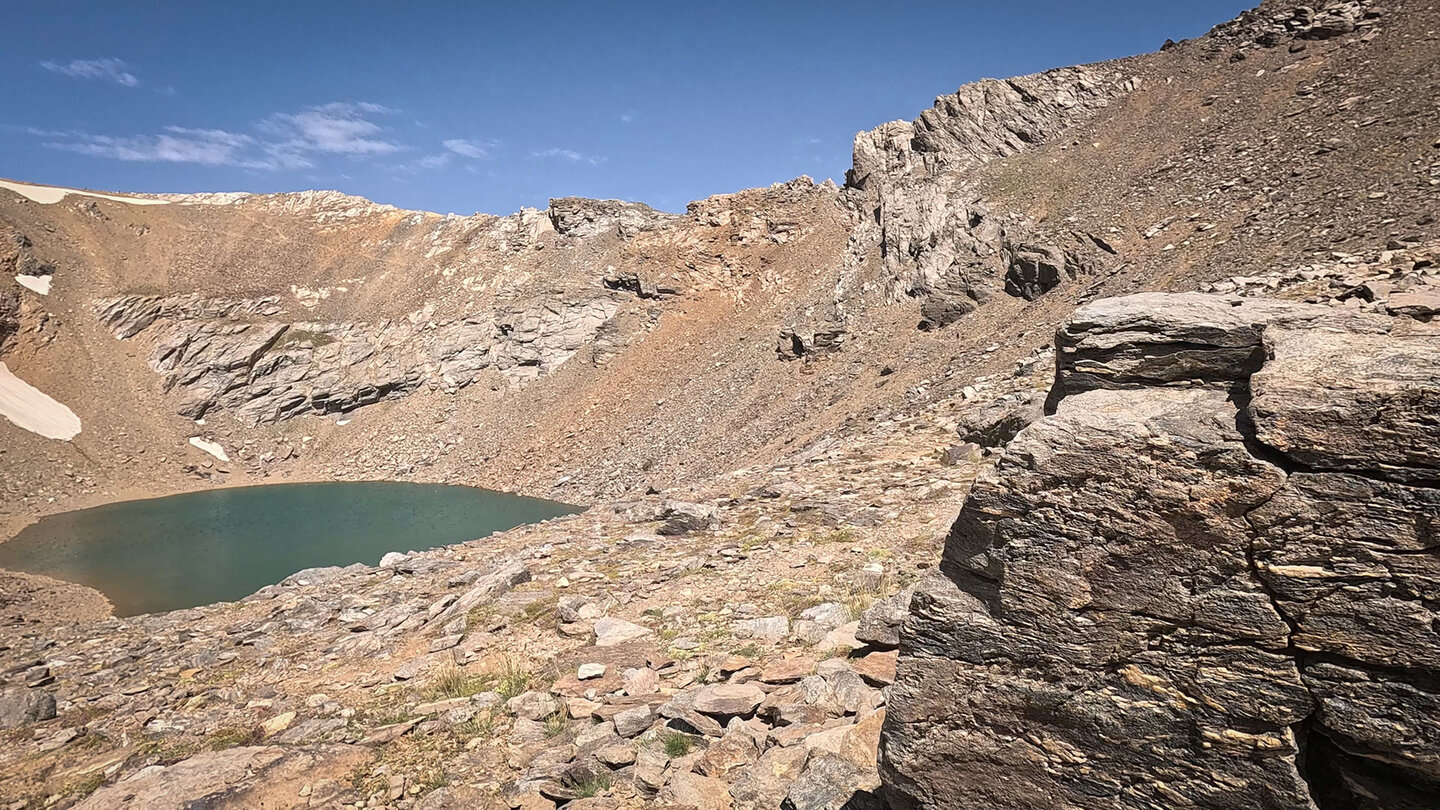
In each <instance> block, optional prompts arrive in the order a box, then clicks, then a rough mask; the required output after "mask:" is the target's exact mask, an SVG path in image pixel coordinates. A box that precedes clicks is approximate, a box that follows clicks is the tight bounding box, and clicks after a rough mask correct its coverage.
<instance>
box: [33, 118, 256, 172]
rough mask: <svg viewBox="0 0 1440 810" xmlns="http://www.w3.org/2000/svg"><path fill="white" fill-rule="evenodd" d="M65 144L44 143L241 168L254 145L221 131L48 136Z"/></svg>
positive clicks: (128, 157) (129, 157)
mask: <svg viewBox="0 0 1440 810" xmlns="http://www.w3.org/2000/svg"><path fill="white" fill-rule="evenodd" d="M46 134H47V135H52V136H53V135H61V136H62V137H65V138H66V140H53V141H48V142H46V143H45V146H47V147H50V148H51V149H64V150H66V151H70V152H78V153H80V154H82V155H91V156H94V157H106V158H112V159H114V160H124V161H134V162H144V163H196V164H199V165H201V166H241V165H246V163H247V162H248V161H247V160H246V158H245V157H244V152H245V151H246V150H247V149H249V148H250V147H252V146H253V145H254V144H255V139H254V138H251V137H250V136H248V135H241V134H238V133H234V132H226V131H225V130H221V129H185V128H183V127H166V128H165V131H164V132H162V133H161V134H159V135H139V136H135V137H128V138H115V137H111V136H108V135H87V134H84V133H46Z"/></svg>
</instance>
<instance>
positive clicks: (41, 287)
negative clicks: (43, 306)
mask: <svg viewBox="0 0 1440 810" xmlns="http://www.w3.org/2000/svg"><path fill="white" fill-rule="evenodd" d="M15 281H16V282H17V283H18V284H19V285H20V286H21V287H24V288H25V289H27V290H30V291H31V292H36V293H39V294H40V295H49V294H50V276H27V275H23V274H22V275H18V276H16V277H15Z"/></svg>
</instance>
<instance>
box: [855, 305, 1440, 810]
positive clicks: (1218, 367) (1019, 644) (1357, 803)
mask: <svg viewBox="0 0 1440 810" xmlns="http://www.w3.org/2000/svg"><path fill="white" fill-rule="evenodd" d="M1327 312H1328V313H1330V315H1331V317H1325V315H1326V313H1327ZM1437 334H1440V333H1437V332H1436V331H1435V330H1433V329H1430V328H1429V327H1426V326H1420V325H1416V324H1414V323H1413V322H1409V321H1404V320H1403V319H1387V318H1382V317H1368V316H1367V317H1361V316H1344V315H1340V314H1338V313H1333V311H1329V310H1328V309H1327V308H1323V307H1311V306H1306V305H1299V304H1293V305H1292V304H1286V303H1282V302H1265V303H1263V304H1261V305H1259V306H1255V305H1254V303H1253V302H1247V303H1245V304H1243V305H1242V304H1240V303H1239V302H1238V299H1226V298H1222V297H1218V296H1196V295H1175V296H1169V295H1155V294H1149V295H1141V296H1129V297H1127V298H1123V299H1112V300H1107V301H1099V302H1096V303H1094V304H1091V305H1089V306H1087V307H1083V308H1081V309H1080V310H1079V311H1077V312H1076V313H1075V315H1074V316H1073V317H1072V318H1071V320H1070V322H1069V323H1068V324H1066V325H1065V326H1064V327H1062V328H1061V330H1060V331H1059V334H1058V336H1057V349H1058V359H1057V392H1058V394H1057V395H1052V405H1053V407H1054V412H1053V414H1052V415H1051V416H1049V417H1047V418H1045V419H1043V420H1041V421H1039V422H1036V423H1035V424H1033V425H1031V426H1030V427H1028V428H1026V429H1025V430H1023V431H1021V432H1020V434H1019V435H1018V436H1016V438H1015V439H1014V440H1013V441H1012V442H1011V443H1010V445H1009V446H1008V448H1007V450H1006V453H1005V456H1004V458H1003V459H1002V460H1001V461H1000V463H999V464H998V465H997V466H996V468H995V469H994V470H993V472H992V473H990V474H989V475H988V477H984V478H982V479H981V480H980V481H978V482H977V483H976V485H975V488H974V489H973V490H972V492H971V494H970V497H969V499H968V500H967V501H966V503H965V506H964V508H963V510H962V512H961V514H960V516H959V518H958V519H957V520H956V522H955V525H954V527H953V529H952V531H951V535H950V537H949V539H948V541H947V543H946V548H945V552H944V558H943V561H942V563H941V566H940V571H939V572H938V573H936V574H935V575H932V576H931V577H930V578H928V579H926V580H925V581H923V582H922V583H921V584H920V586H919V587H918V588H917V589H916V593H915V596H914V599H913V601H912V603H911V609H910V616H909V618H908V619H907V621H906V623H905V626H904V630H903V634H902V639H901V658H900V662H899V674H898V680H897V682H896V684H895V686H894V687H893V688H892V693H891V696H890V708H889V717H888V720H887V723H886V726H885V732H884V736H883V740H882V745H881V771H882V775H883V778H884V782H885V789H886V795H887V798H888V800H889V801H890V803H891V806H892V807H897V808H914V807H934V808H940V807H945V808H996V807H1003V808H1011V807H1014V808H1020V807H1024V808H1067V809H1070V808H1154V807H1191V806H1193V807H1205V808H1254V807H1263V808H1294V810H1310V808H1314V807H1317V806H1318V807H1320V808H1327V807H1347V808H1350V807H1364V808H1371V807H1374V808H1381V807H1384V808H1393V807H1403V808H1409V807H1417V808H1418V807H1422V806H1433V805H1426V804H1424V803H1423V801H1422V800H1423V799H1424V797H1425V796H1430V797H1432V800H1433V796H1434V795H1437V794H1436V793H1435V791H1436V790H1437V789H1440V736H1437V734H1436V733H1435V731H1434V717H1435V716H1436V708H1437V705H1440V636H1437V634H1436V632H1435V629H1434V628H1435V627H1436V626H1437V625H1440V613H1437V606H1440V558H1437V556H1436V554H1435V549H1436V547H1437V545H1440V543H1437V537H1436V534H1435V528H1434V527H1435V526H1436V525H1437V524H1440V490H1437V489H1435V488H1434V486H1433V484H1434V481H1435V477H1434V476H1433V474H1430V473H1429V470H1430V469H1432V467H1431V466H1427V465H1433V464H1434V463H1435V458H1436V457H1437V454H1436V452H1435V451H1434V443H1435V442H1436V441H1440V419H1437V416H1436V413H1437V412H1436V408H1437V404H1436V403H1440V367H1437V365H1436V361H1435V358H1436V357H1437V356H1440V353H1437V352H1436V348H1437V344H1436V343H1435V341H1436V339H1437Z"/></svg>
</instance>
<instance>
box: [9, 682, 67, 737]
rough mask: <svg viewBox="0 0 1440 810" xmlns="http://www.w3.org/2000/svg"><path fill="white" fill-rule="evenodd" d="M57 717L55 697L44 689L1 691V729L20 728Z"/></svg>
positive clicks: (17, 688) (21, 687) (19, 688)
mask: <svg viewBox="0 0 1440 810" xmlns="http://www.w3.org/2000/svg"><path fill="white" fill-rule="evenodd" d="M54 716H55V696H54V695H51V694H50V693H49V692H46V691H44V690H43V689H26V688H25V687H23V686H14V687H10V688H8V689H0V728H19V727H20V726H28V725H30V724H31V723H39V722H43V721H45V720H49V719H51V718H52V717H54Z"/></svg>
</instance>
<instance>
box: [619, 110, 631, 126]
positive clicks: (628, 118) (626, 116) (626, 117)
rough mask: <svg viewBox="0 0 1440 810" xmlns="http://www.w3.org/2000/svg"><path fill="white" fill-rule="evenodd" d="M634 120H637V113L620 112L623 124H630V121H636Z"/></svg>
mask: <svg viewBox="0 0 1440 810" xmlns="http://www.w3.org/2000/svg"><path fill="white" fill-rule="evenodd" d="M634 120H635V113H628V112H627V113H621V114H620V123H622V124H628V123H630V122H631V121H634Z"/></svg>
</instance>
